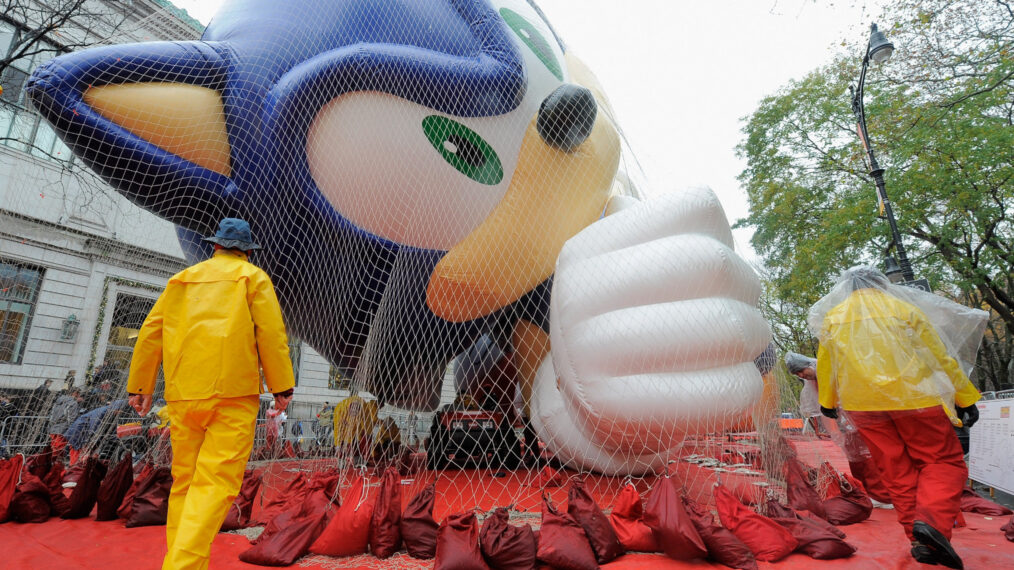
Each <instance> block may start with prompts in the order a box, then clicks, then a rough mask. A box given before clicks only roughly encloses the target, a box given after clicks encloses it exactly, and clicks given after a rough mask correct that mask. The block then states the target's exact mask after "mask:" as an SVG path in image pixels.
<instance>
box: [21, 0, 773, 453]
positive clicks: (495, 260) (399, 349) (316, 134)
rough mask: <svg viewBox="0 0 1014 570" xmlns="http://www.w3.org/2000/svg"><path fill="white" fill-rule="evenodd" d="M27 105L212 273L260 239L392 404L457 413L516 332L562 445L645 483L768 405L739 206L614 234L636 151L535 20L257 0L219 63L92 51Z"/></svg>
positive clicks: (495, 6)
mask: <svg viewBox="0 0 1014 570" xmlns="http://www.w3.org/2000/svg"><path fill="white" fill-rule="evenodd" d="M27 90H28V93H29V95H30V97H31V100H32V102H33V103H34V105H35V106H36V108H37V109H39V111H40V112H41V113H42V114H43V116H45V117H46V119H47V120H48V121H49V122H50V123H52V124H53V126H54V128H55V129H56V130H57V132H58V133H59V134H60V136H61V138H63V139H64V140H65V141H66V142H67V144H68V145H69V146H70V148H71V149H72V150H73V152H74V153H75V155H77V156H78V157H80V158H81V160H82V161H83V162H84V163H85V164H87V165H88V166H89V167H90V168H92V169H94V170H95V171H96V172H97V173H99V174H100V175H101V176H102V177H103V178H105V179H106V180H107V181H108V182H109V183H110V184H111V185H112V186H113V187H114V188H116V189H117V190H118V191H119V192H120V193H122V194H123V195H125V196H127V197H128V198H129V199H130V200H132V201H133V202H135V203H136V204H138V205H140V206H142V207H144V208H146V209H148V210H151V211H152V212H154V213H156V214H158V215H159V216H162V217H163V218H165V219H167V220H170V221H172V222H173V223H175V224H176V225H177V226H178V228H179V229H178V233H179V236H180V240H181V243H182V244H183V247H184V251H185V252H186V253H187V254H188V256H189V257H191V258H192V259H199V258H202V257H204V256H206V255H207V251H206V250H204V249H202V248H203V247H205V246H204V245H202V244H201V242H200V240H199V239H198V237H199V236H202V235H206V234H208V233H210V231H211V230H212V229H213V228H214V227H215V225H216V224H217V222H218V220H219V219H220V218H222V217H226V216H238V217H243V218H245V219H247V220H248V221H250V223H251V225H252V227H253V229H254V232H255V236H256V237H257V240H258V242H259V243H260V244H261V245H262V246H263V248H264V249H263V251H260V252H258V253H257V254H256V255H255V257H254V259H253V260H254V261H255V262H256V263H257V264H258V265H260V266H261V267H263V268H264V269H265V270H266V271H267V272H268V273H269V274H270V275H271V276H272V278H273V280H274V282H275V284H276V288H277V291H278V296H279V299H280V301H281V303H282V308H283V312H284V314H285V317H286V322H287V325H288V327H289V330H290V332H291V333H292V334H294V335H295V336H297V337H299V338H300V339H302V340H304V341H305V342H307V343H308V344H310V345H311V346H312V347H313V348H314V349H316V350H317V351H318V352H319V353H321V354H322V355H323V356H324V357H326V358H327V359H328V360H330V361H331V362H332V363H333V364H334V365H336V366H338V367H340V368H343V369H346V370H353V371H354V374H355V378H356V380H357V382H359V383H360V385H361V386H362V387H364V388H367V389H369V390H370V391H371V392H373V393H374V394H376V395H377V396H378V398H379V399H380V400H381V401H382V402H385V403H390V404H394V405H398V406H403V407H411V408H418V409H432V408H434V407H435V406H436V405H437V404H438V402H439V396H440V395H439V387H440V381H441V379H442V377H443V374H444V370H445V368H446V366H447V363H448V362H449V361H450V359H451V358H453V357H454V355H456V354H459V353H461V352H463V351H465V350H466V349H467V348H468V347H469V346H471V345H472V344H473V343H474V342H475V341H476V339H478V338H479V337H480V335H483V334H490V335H491V336H492V338H494V339H496V341H497V342H498V343H500V344H501V345H503V346H505V347H506V346H507V345H510V346H511V347H513V350H514V355H515V356H514V357H515V359H516V361H517V367H518V369H519V371H520V375H521V376H522V384H523V386H524V387H525V389H524V392H525V395H526V397H531V394H532V392H533V389H532V382H533V380H534V378H535V376H536V370H537V369H539V368H540V366H541V370H542V375H543V376H544V377H545V380H544V381H543V382H544V384H546V385H544V386H542V387H540V388H539V389H538V390H536V392H538V393H539V394H544V398H543V402H541V403H539V402H533V403H532V404H531V410H530V413H532V414H533V415H535V416H538V415H539V414H541V413H543V412H545V411H546V410H557V408H559V409H560V410H563V412H565V414H564V415H561V413H560V412H558V411H553V412H552V415H553V416H554V418H553V419H554V421H540V420H539V419H538V417H533V421H534V423H535V424H536V426H537V427H538V429H539V430H540V435H542V437H543V438H545V439H546V440H547V443H548V444H549V445H550V446H555V448H557V449H560V450H563V451H561V454H562V455H567V454H568V453H569V454H570V455H573V456H574V460H575V461H578V462H581V463H583V464H585V465H587V466H589V467H594V468H598V469H601V470H606V471H617V472H623V471H626V472H630V471H636V470H639V469H640V470H645V469H649V468H652V467H653V466H655V465H656V464H657V461H658V457H659V455H658V454H659V453H664V452H665V451H666V450H668V449H669V448H671V447H672V446H673V445H674V444H675V443H676V442H678V438H680V437H682V434H684V433H686V432H696V431H699V430H700V429H709V430H710V429H716V428H721V426H722V425H726V424H732V423H735V422H738V421H740V420H741V419H742V418H741V417H739V416H741V415H742V414H743V413H744V412H745V411H747V410H749V408H750V405H751V404H752V402H753V401H754V400H755V399H756V398H757V396H758V395H759V393H760V390H761V380H760V376H759V375H758V373H757V372H756V370H755V369H752V363H751V361H752V359H753V357H755V356H756V355H757V354H759V353H760V352H761V351H762V350H763V349H764V347H765V346H766V345H767V342H768V336H769V333H768V331H767V327H766V325H765V323H764V322H763V320H762V319H761V318H760V316H759V314H758V312H757V311H756V309H755V308H754V307H753V305H754V304H755V303H756V299H757V295H758V292H759V285H758V283H757V280H756V278H755V277H754V276H753V274H752V272H751V271H750V269H749V268H748V267H747V266H746V265H745V264H744V263H743V262H742V261H741V260H740V259H739V258H738V257H737V256H736V255H735V254H734V253H733V252H732V251H731V249H730V247H731V245H732V243H731V234H730V232H729V229H728V223H727V221H726V220H725V217H724V214H723V213H722V211H721V207H720V206H719V205H718V202H717V200H716V199H715V198H714V195H713V194H711V193H710V192H707V191H705V192H691V193H687V194H684V195H681V196H671V197H667V198H665V199H662V200H656V201H652V202H645V203H641V204H638V205H636V206H634V207H632V208H629V209H627V210H624V211H623V212H620V213H619V214H617V215H615V216H609V217H607V218H605V219H603V220H602V221H596V220H599V219H600V218H601V216H602V213H603V211H604V209H605V207H606V204H607V202H608V201H609V196H610V190H611V187H612V185H613V179H614V176H615V175H616V171H617V165H618V162H619V156H620V144H619V137H618V135H617V130H616V127H615V126H614V124H613V121H612V118H611V116H610V112H609V109H608V106H607V103H606V101H605V98H604V96H603V94H602V93H601V91H600V89H599V87H598V85H597V84H596V83H595V81H594V78H593V77H592V76H591V74H590V73H589V72H588V71H587V70H586V69H585V68H584V67H583V66H582V65H581V64H580V62H579V61H577V60H576V59H574V58H573V57H572V56H571V54H570V53H569V52H568V51H567V50H566V49H565V48H564V46H563V44H562V43H561V42H560V41H559V40H558V38H557V37H556V35H555V33H554V31H553V29H552V28H551V27H550V25H549V23H548V22H546V20H545V19H544V17H543V16H542V14H541V12H540V11H539V10H538V9H537V8H535V7H534V5H533V4H530V3H528V2H525V1H524V0H388V1H383V2H380V1H372V0H347V1H340V0H288V1H286V2H278V1H276V0H234V1H232V2H229V3H227V4H226V5H225V6H224V7H223V8H222V9H221V11H220V13H219V15H217V16H216V17H215V18H214V19H213V20H212V22H211V24H210V25H209V26H208V28H207V30H206V31H205V33H204V36H203V38H202V39H201V41H195V42H173V43H165V42H155V43H142V44H133V45H116V46H107V47H101V48H96V49H91V50H87V51H83V52H79V53H73V54H68V55H65V56H62V57H59V58H57V59H55V60H52V61H51V62H49V63H47V64H46V65H44V66H43V67H41V68H39V69H38V70H36V72H35V73H34V74H33V76H32V78H31V80H30V82H29V85H28V87H27ZM585 228H587V229H585ZM582 230H584V231H583V232H582ZM579 232H581V233H580V234H579ZM575 235H577V236H578V237H577V239H575V240H572V241H573V242H574V245H573V246H570V245H568V249H567V250H566V251H564V255H563V256H562V257H561V255H560V254H561V250H563V249H564V244H565V243H566V242H568V240H570V239H571V238H573V237H574V236H575ZM554 273H555V275H556V281H557V283H556V286H555V292H554V293H553V297H552V307H553V309H552V323H551V322H550V318H549V314H550V311H549V307H550V289H551V288H554V287H553V286H552V280H551V277H552V276H553V275H554ZM550 333H551V336H552V344H553V357H552V358H548V357H547V355H548V353H549V337H550ZM558 351H559V354H558ZM564 355H565V356H564ZM561 357H564V360H561V359H560V358H561ZM544 361H545V362H544ZM554 365H555V366H554ZM557 379H559V389H557ZM539 406H542V407H541V408H539ZM540 410H542V411H543V412H540ZM564 420H566V421H564ZM561 422H562V423H561ZM563 424H566V425H563ZM571 432H573V433H571ZM674 438H675V439H674ZM564 439H566V440H567V441H571V440H573V441H578V442H581V441H587V442H588V445H589V446H592V447H594V448H596V449H597V451H595V453H591V452H588V453H584V452H582V451H581V450H580V445H577V444H568V443H567V442H564ZM554 441H559V442H562V443H554ZM581 445H584V444H581Z"/></svg>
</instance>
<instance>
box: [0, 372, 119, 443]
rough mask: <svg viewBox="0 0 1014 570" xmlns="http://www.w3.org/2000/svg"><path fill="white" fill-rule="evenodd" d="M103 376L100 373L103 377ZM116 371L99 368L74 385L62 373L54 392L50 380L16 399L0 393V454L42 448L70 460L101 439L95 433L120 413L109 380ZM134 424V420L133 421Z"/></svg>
mask: <svg viewBox="0 0 1014 570" xmlns="http://www.w3.org/2000/svg"><path fill="white" fill-rule="evenodd" d="M103 370H105V372H103ZM113 372H116V373H117V374H119V372H118V371H116V370H115V368H114V367H113V366H111V365H110V364H109V363H107V362H104V363H102V364H100V365H99V366H97V367H96V368H95V371H94V372H93V373H92V374H91V375H90V377H89V378H88V379H86V385H85V386H83V387H79V386H76V385H75V381H76V371H74V370H71V371H68V373H67V376H66V377H65V378H64V383H63V386H61V387H60V390H58V391H57V390H54V389H53V384H54V380H52V379H46V380H43V381H42V382H41V383H40V384H39V385H38V386H37V387H36V388H34V389H32V390H30V391H27V392H23V393H21V394H14V393H0V425H3V426H5V427H4V433H3V441H0V451H2V452H3V453H5V454H8V455H9V454H11V453H16V452H18V451H19V448H16V447H12V446H13V445H15V442H16V444H17V445H19V446H24V445H28V446H30V447H38V446H40V445H45V444H46V443H48V444H49V445H50V446H51V447H52V449H53V451H54V452H56V453H58V454H62V453H65V452H69V456H70V457H71V458H72V459H73V458H76V456H77V455H78V454H79V453H80V452H81V450H82V449H84V448H85V447H86V446H88V445H89V444H91V443H92V442H93V440H94V438H95V437H97V436H102V435H103V434H102V433H100V432H101V431H102V430H101V428H102V427H103V426H106V425H111V424H112V422H113V419H112V418H113V416H116V415H119V414H120V413H122V412H124V411H125V410H126V409H127V408H126V400H125V399H124V398H123V397H122V396H121V397H120V398H117V397H116V396H117V395H120V394H122V393H121V392H118V391H117V389H116V383H115V382H113V381H112V380H111V377H112V373H113ZM134 419H136V418H134Z"/></svg>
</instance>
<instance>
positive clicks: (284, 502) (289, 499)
mask: <svg viewBox="0 0 1014 570" xmlns="http://www.w3.org/2000/svg"><path fill="white" fill-rule="evenodd" d="M307 483H308V479H307V478H306V476H305V475H303V474H302V473H296V476H295V477H293V478H292V479H290V480H289V483H288V485H286V486H285V489H284V490H283V491H282V492H281V493H279V494H278V495H277V496H275V498H274V499H271V500H270V501H268V502H267V504H266V505H264V508H262V509H261V510H260V513H258V515H257V520H258V521H259V522H260V524H267V523H268V522H271V520H272V519H274V518H275V517H277V516H278V515H280V514H281V513H283V512H285V511H287V510H289V509H291V506H292V505H300V504H302V503H303V498H304V497H305V496H306V484H307Z"/></svg>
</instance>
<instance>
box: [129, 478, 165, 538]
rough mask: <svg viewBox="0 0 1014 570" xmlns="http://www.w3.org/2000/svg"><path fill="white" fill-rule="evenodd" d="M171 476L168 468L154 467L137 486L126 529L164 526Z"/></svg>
mask: <svg viewBox="0 0 1014 570" xmlns="http://www.w3.org/2000/svg"><path fill="white" fill-rule="evenodd" d="M172 486H173V475H172V472H171V471H170V470H169V468H168V467H156V468H155V469H153V470H152V471H151V473H149V474H148V476H147V477H145V479H144V480H143V481H141V483H140V484H139V485H138V486H137V493H136V494H135V495H134V500H133V501H132V503H131V504H132V506H131V512H130V517H129V518H128V519H127V528H134V527H136V526H157V525H164V524H165V521H166V517H167V515H168V513H169V489H171V488H172Z"/></svg>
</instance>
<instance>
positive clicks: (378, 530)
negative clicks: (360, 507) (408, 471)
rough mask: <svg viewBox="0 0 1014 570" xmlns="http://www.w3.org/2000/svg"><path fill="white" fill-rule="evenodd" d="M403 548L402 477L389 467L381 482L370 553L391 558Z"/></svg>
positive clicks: (371, 529)
mask: <svg viewBox="0 0 1014 570" xmlns="http://www.w3.org/2000/svg"><path fill="white" fill-rule="evenodd" d="M399 548H401V475H399V474H398V470H397V469H396V468H394V467H389V468H388V469H387V471H386V472H385V473H384V477H383V479H382V480H381V482H380V492H379V493H378V494H377V504H376V506H374V507H373V518H372V520H371V521H370V552H371V553H372V554H373V555H374V556H376V557H377V558H381V559H383V558H389V557H390V556H391V555H392V554H394V553H395V552H397V551H398V549H399Z"/></svg>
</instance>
